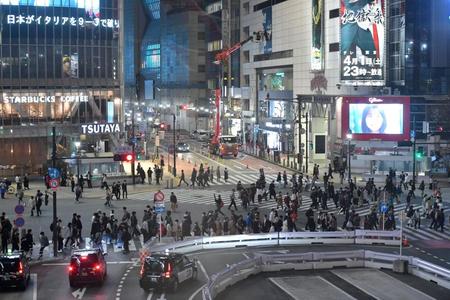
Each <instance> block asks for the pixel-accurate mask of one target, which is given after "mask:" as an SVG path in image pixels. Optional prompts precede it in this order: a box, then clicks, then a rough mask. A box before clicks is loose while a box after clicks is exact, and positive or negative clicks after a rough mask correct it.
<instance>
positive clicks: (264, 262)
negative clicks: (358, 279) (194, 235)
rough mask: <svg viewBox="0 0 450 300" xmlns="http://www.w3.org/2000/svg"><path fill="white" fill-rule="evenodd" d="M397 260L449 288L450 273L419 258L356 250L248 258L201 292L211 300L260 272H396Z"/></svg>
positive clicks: (211, 281) (229, 268)
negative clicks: (349, 269)
mask: <svg viewBox="0 0 450 300" xmlns="http://www.w3.org/2000/svg"><path fill="white" fill-rule="evenodd" d="M398 260H402V261H406V262H408V271H409V272H410V273H411V274H413V275H415V276H418V277H420V278H423V279H426V280H432V281H434V282H436V283H438V284H440V285H442V286H443V287H446V288H450V270H447V269H444V268H442V267H440V266H437V265H434V264H432V263H429V262H426V261H423V260H421V259H418V258H416V257H409V256H398V255H393V254H388V253H379V252H373V251H368V250H356V251H339V252H308V253H295V254H283V255H280V254H278V255H260V256H257V257H253V258H249V259H246V260H244V261H241V262H239V263H236V264H233V265H230V266H228V267H227V268H226V269H224V270H222V271H220V272H219V273H216V274H214V275H212V276H211V278H210V279H209V280H208V283H207V284H206V285H205V287H204V288H203V289H202V296H203V299H204V300H212V299H214V297H215V296H217V295H218V294H219V293H220V292H222V291H224V290H225V289H226V288H227V287H229V286H231V285H233V284H235V283H237V282H239V281H241V280H244V279H246V278H247V277H249V276H250V275H254V274H258V273H260V272H279V271H282V270H284V269H289V270H292V269H294V270H306V269H311V270H317V269H331V268H334V267H358V268H361V267H370V268H380V267H389V268H393V264H394V262H395V261H398Z"/></svg>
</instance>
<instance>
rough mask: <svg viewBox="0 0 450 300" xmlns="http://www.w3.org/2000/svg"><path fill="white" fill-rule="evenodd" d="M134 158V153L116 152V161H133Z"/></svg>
mask: <svg viewBox="0 0 450 300" xmlns="http://www.w3.org/2000/svg"><path fill="white" fill-rule="evenodd" d="M133 160H135V156H134V154H133V153H124V154H114V161H126V162H132V161H133Z"/></svg>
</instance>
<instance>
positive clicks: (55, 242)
mask: <svg viewBox="0 0 450 300" xmlns="http://www.w3.org/2000/svg"><path fill="white" fill-rule="evenodd" d="M52 167H53V168H56V128H55V126H53V127H52ZM56 214H57V211H56V190H54V191H53V238H52V240H53V256H54V257H56V256H57V255H58V235H57V232H56V221H57V216H56Z"/></svg>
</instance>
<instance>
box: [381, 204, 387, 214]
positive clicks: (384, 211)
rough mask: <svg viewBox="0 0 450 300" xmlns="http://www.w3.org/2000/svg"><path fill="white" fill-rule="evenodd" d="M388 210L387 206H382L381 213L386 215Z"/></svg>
mask: <svg viewBox="0 0 450 300" xmlns="http://www.w3.org/2000/svg"><path fill="white" fill-rule="evenodd" d="M387 210H388V207H387V205H386V204H383V205H381V212H382V213H386V212H387Z"/></svg>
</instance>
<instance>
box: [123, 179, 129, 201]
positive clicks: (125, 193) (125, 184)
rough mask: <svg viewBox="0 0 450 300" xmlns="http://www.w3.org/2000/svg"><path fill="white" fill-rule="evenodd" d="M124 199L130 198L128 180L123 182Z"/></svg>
mask: <svg viewBox="0 0 450 300" xmlns="http://www.w3.org/2000/svg"><path fill="white" fill-rule="evenodd" d="M122 199H128V185H127V181H126V180H124V181H123V182H122Z"/></svg>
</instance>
